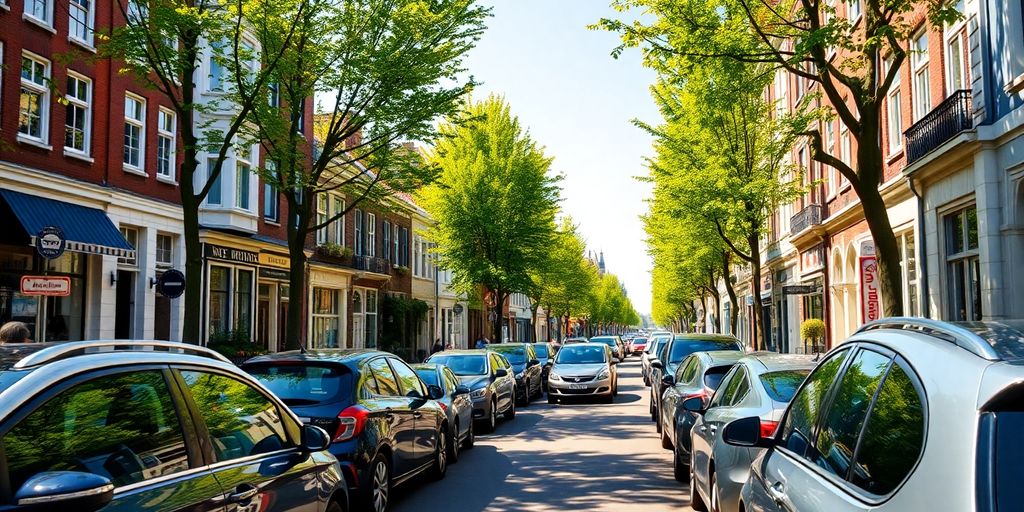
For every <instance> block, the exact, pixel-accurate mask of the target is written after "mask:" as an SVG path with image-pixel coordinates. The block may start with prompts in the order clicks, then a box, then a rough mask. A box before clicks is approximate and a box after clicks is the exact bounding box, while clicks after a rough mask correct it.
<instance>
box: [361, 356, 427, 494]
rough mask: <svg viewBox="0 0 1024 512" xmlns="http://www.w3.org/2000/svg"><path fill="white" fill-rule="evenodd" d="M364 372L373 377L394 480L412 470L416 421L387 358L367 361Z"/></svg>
mask: <svg viewBox="0 0 1024 512" xmlns="http://www.w3.org/2000/svg"><path fill="white" fill-rule="evenodd" d="M367 368H369V369H370V371H371V372H372V373H373V377H374V379H376V381H377V389H378V390H379V391H380V397H379V400H378V404H379V405H380V406H381V407H382V408H383V411H380V412H381V413H383V415H384V421H385V423H386V424H387V425H389V426H390V427H389V428H390V435H389V436H388V437H389V438H390V439H391V453H392V459H393V460H392V461H391V463H392V464H393V465H394V467H393V469H392V472H393V473H394V477H395V478H401V477H402V476H404V475H405V474H406V473H408V472H410V471H412V470H414V469H416V466H417V464H416V462H417V461H416V418H414V417H413V410H412V407H410V401H409V399H408V398H406V397H404V396H403V393H402V389H401V386H400V385H399V383H398V377H397V376H396V375H395V372H394V370H392V369H391V365H389V364H388V358H387V357H385V356H380V357H377V358H375V359H372V360H370V362H368V363H367Z"/></svg>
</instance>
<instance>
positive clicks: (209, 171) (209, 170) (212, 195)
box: [206, 158, 224, 206]
mask: <svg viewBox="0 0 1024 512" xmlns="http://www.w3.org/2000/svg"><path fill="white" fill-rule="evenodd" d="M216 168H217V159H216V158H208V159H207V160H206V179H207V182H209V181H210V180H213V184H212V185H210V191H209V192H207V194H206V204H209V205H217V206H220V205H222V204H224V191H223V190H222V187H221V186H220V185H221V180H220V176H221V173H217V177H216V178H214V177H213V172H214V170H215V169H216Z"/></svg>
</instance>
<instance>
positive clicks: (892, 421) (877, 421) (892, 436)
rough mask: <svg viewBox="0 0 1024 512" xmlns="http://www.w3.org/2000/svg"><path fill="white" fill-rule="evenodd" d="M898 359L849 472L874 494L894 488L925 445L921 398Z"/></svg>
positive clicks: (861, 485)
mask: <svg viewBox="0 0 1024 512" xmlns="http://www.w3.org/2000/svg"><path fill="white" fill-rule="evenodd" d="M898 362H899V364H895V365H893V366H892V368H891V369H890V370H889V374H888V375H886V377H885V381H884V382H883V383H882V389H881V390H880V391H879V392H878V398H876V399H875V403H874V405H873V406H872V407H871V415H870V416H869V417H868V422H867V427H866V429H865V431H864V435H863V438H862V439H861V441H860V447H859V448H858V450H857V462H856V464H854V469H853V471H852V473H851V474H850V481H851V482H852V483H853V484H854V485H856V486H857V487H860V488H861V489H864V490H865V491H868V492H870V493H872V494H876V495H885V494H889V493H890V492H892V491H893V490H895V489H896V487H897V486H899V485H900V483H901V482H903V480H904V479H905V478H906V477H907V475H909V474H910V471H911V470H912V469H914V465H915V464H917V459H918V458H920V456H921V450H922V449H923V447H924V428H925V426H924V421H925V415H924V405H923V403H924V401H923V399H922V397H921V394H920V392H919V391H918V389H917V387H916V386H914V382H913V381H912V380H911V379H912V377H911V375H912V374H911V373H910V371H909V370H908V368H907V367H906V365H905V364H904V363H903V361H902V360H898ZM1018 464H1019V461H1018ZM1000 510H1001V509H1000Z"/></svg>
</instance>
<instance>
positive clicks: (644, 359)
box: [640, 332, 672, 386]
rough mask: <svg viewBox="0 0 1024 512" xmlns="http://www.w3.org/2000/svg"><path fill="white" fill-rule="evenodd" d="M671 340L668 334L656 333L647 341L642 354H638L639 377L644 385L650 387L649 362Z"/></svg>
mask: <svg viewBox="0 0 1024 512" xmlns="http://www.w3.org/2000/svg"><path fill="white" fill-rule="evenodd" d="M671 339H672V333H670V332H656V333H654V334H652V335H651V337H650V338H648V339H647V347H646V348H644V352H643V354H640V375H642V376H643V378H644V385H645V386H650V385H651V361H653V360H655V359H657V358H658V354H659V353H661V349H663V348H665V345H667V344H668V341H669V340H671Z"/></svg>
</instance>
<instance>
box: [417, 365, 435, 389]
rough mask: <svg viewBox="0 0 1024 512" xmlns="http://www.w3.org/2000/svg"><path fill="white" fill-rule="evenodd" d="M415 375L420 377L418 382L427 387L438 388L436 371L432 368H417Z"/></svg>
mask: <svg viewBox="0 0 1024 512" xmlns="http://www.w3.org/2000/svg"><path fill="white" fill-rule="evenodd" d="M416 375H419V376H420V380H422V381H423V383H424V384H426V385H428V386H438V385H439V384H438V383H437V370H435V369H433V368H418V369H416Z"/></svg>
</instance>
